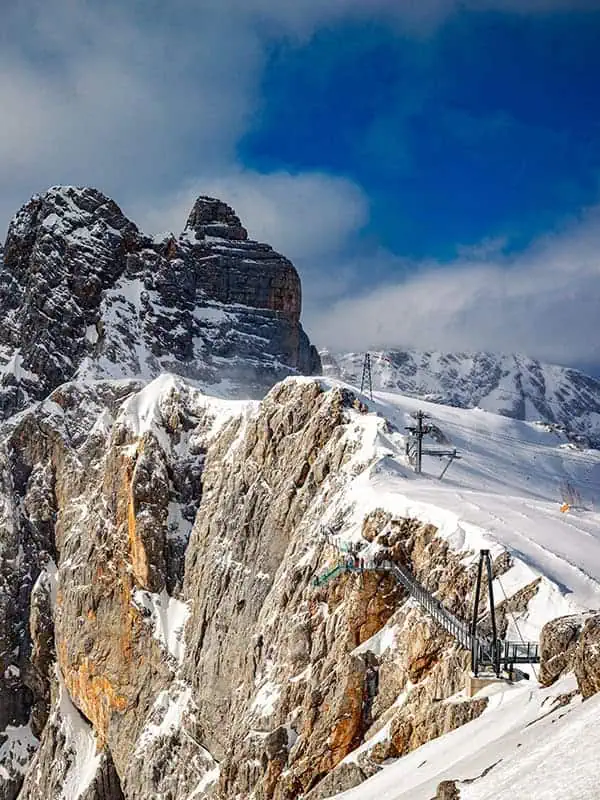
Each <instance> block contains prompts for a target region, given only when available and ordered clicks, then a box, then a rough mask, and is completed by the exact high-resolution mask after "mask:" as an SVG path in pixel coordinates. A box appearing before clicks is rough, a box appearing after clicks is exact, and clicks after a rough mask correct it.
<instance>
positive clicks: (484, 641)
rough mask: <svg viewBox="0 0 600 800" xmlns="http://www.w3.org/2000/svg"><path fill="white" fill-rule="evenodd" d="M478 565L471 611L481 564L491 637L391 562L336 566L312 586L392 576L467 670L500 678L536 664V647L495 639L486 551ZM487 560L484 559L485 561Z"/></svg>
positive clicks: (537, 650)
mask: <svg viewBox="0 0 600 800" xmlns="http://www.w3.org/2000/svg"><path fill="white" fill-rule="evenodd" d="M481 553H482V554H481V559H480V562H479V572H478V579H477V587H476V594H475V603H474V609H478V606H479V594H480V588H481V577H482V570H483V564H484V563H486V564H487V566H488V579H489V582H488V587H489V592H490V608H491V609H492V628H493V636H491V637H489V636H483V635H481V634H479V633H478V632H477V624H476V612H475V611H474V619H473V620H472V621H471V623H469V622H466V621H465V620H462V619H459V618H458V617H456V616H455V615H454V614H453V613H452V612H451V611H449V610H448V609H447V608H446V607H445V606H444V605H443V604H442V603H441V602H440V601H439V600H438V599H437V598H436V597H434V596H433V595H432V594H431V592H428V591H427V589H426V588H425V587H424V586H423V585H422V584H421V583H419V581H418V580H417V579H416V578H415V576H414V575H413V574H412V572H410V570H408V569H407V568H406V567H403V566H401V565H400V564H395V563H393V562H391V561H384V562H382V563H381V564H375V563H374V562H371V561H368V562H365V564H364V566H363V567H362V568H361V567H359V566H356V565H355V564H353V563H352V562H351V561H350V560H346V561H344V562H341V563H338V564H337V565H336V566H335V567H334V568H333V569H330V570H329V571H328V572H326V573H324V574H323V575H320V576H318V577H316V578H315V579H314V580H313V586H315V587H321V586H324V585H325V584H326V583H328V582H329V581H331V580H333V579H334V578H336V577H337V576H338V575H340V574H341V573H343V572H356V573H359V574H360V573H363V572H366V571H375V572H386V573H389V574H390V575H393V576H394V578H395V579H396V580H397V581H398V583H399V584H401V585H402V586H403V587H404V588H405V589H406V591H407V592H408V593H409V594H410V596H411V597H414V598H415V600H416V601H417V602H418V603H419V605H420V606H421V608H423V609H424V610H425V611H426V612H427V613H428V614H429V615H430V616H431V617H432V618H433V619H434V620H435V621H436V622H437V623H438V625H440V626H441V627H442V628H443V629H444V630H445V631H447V632H448V633H449V634H450V635H451V636H452V637H453V638H454V639H455V640H456V641H457V642H458V643H459V645H460V646H461V647H462V648H463V649H465V650H469V651H470V652H471V667H472V670H473V672H474V674H475V675H477V674H478V671H479V669H480V668H482V667H483V668H492V669H493V670H494V672H495V673H496V675H498V676H499V675H500V673H501V672H502V670H506V671H508V672H509V673H512V671H513V667H514V666H515V664H537V663H539V661H540V654H539V646H538V645H537V644H536V643H534V642H511V641H505V640H503V639H499V638H498V636H497V634H496V622H495V614H494V613H493V608H494V605H493V594H492V587H491V578H492V573H491V561H490V559H489V553H488V551H486V550H482V551H481ZM486 559H487V560H486Z"/></svg>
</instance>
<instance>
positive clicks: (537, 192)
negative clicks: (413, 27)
mask: <svg viewBox="0 0 600 800" xmlns="http://www.w3.org/2000/svg"><path fill="white" fill-rule="evenodd" d="M598 41H600V14H597V15H590V14H586V15H585V16H578V15H575V14H569V15H564V14H563V15H547V16H543V17H529V18H528V17H522V16H514V17H513V16H507V15H498V14H466V13H465V14H462V15H459V16H458V17H455V18H454V19H452V21H451V22H449V23H448V24H446V25H445V27H443V28H442V29H441V30H440V31H438V32H437V33H436V34H434V35H432V36H431V37H430V38H422V39H414V38H413V39H408V38H403V37H401V36H399V35H398V34H397V33H395V32H394V31H393V30H392V29H390V28H385V27H382V26H378V25H376V24H372V25H366V24H362V25H349V24H347V25H344V26H339V27H336V28H334V29H328V30H323V31H321V32H319V33H318V34H317V35H316V36H315V37H314V38H313V39H312V40H311V41H310V42H309V43H308V44H306V45H304V46H301V47H297V46H293V45H291V44H290V43H285V44H280V45H278V46H277V47H274V48H273V49H272V50H271V53H270V57H269V61H268V66H267V69H266V72H265V75H264V80H263V86H262V92H263V105H262V113H261V115H260V116H259V117H258V118H257V119H256V124H255V126H254V128H253V130H252V131H251V132H250V133H249V134H248V135H247V136H246V137H245V139H244V140H243V141H242V143H241V145H240V149H239V153H240V157H241V158H242V159H243V161H244V162H245V163H246V164H247V165H248V166H250V167H254V168H258V169H264V170H273V169H279V168H286V169H290V170H292V171H297V170H305V169H320V170H324V171H326V172H333V173H337V174H341V175H345V176H348V177H350V178H352V179H353V180H355V181H357V182H358V183H359V184H361V185H362V186H363V187H364V189H365V191H366V192H367V194H368V196H369V197H370V199H371V202H372V212H373V213H372V221H371V224H370V227H369V229H368V230H367V231H366V234H367V235H369V236H370V237H374V238H377V240H378V241H379V242H380V244H381V245H383V246H384V247H387V248H389V249H391V250H392V251H393V252H395V253H398V254H402V255H407V256H411V257H418V258H423V257H434V258H441V259H446V258H448V259H450V258H452V257H453V256H454V255H455V253H456V247H457V245H460V244H469V243H475V242H478V241H480V240H482V239H485V238H494V237H500V236H501V237H506V238H507V239H508V247H509V248H511V247H512V248H513V249H514V248H520V247H524V246H526V245H527V244H528V243H529V242H530V241H531V240H532V239H533V238H535V237H536V236H537V235H539V234H540V233H541V232H544V231H546V230H548V228H549V227H550V228H551V227H552V226H553V225H554V224H557V223H558V221H560V219H562V218H563V217H564V216H565V215H569V214H570V213H571V212H572V211H573V210H574V209H576V208H580V207H581V206H584V205H587V204H591V203H593V202H595V201H597V199H598V188H599V176H600V100H599V96H598V76H600V48H599V47H598V45H597V43H598Z"/></svg>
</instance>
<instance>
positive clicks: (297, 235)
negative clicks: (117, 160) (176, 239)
mask: <svg viewBox="0 0 600 800" xmlns="http://www.w3.org/2000/svg"><path fill="white" fill-rule="evenodd" d="M201 194H205V195H209V196H214V197H218V198H220V199H221V200H223V201H225V202H226V203H229V205H231V206H233V208H234V209H235V211H236V212H237V214H238V216H239V217H240V218H241V220H242V222H243V224H244V225H245V227H246V228H247V229H248V232H249V235H250V236H251V237H252V238H254V239H258V240H260V241H265V242H269V244H271V245H272V246H273V247H275V248H276V249H278V250H280V251H281V252H282V253H284V254H285V255H287V256H288V257H290V258H291V259H293V260H299V261H303V260H309V259H310V260H312V259H315V258H318V257H319V256H325V255H326V256H328V257H330V256H331V254H332V253H336V252H338V251H339V250H340V249H341V248H342V247H343V246H345V245H347V242H348V240H349V239H350V238H351V237H352V236H353V235H354V234H355V233H356V232H357V231H358V230H360V228H361V227H362V226H363V225H364V224H365V223H366V221H367V219H368V211H369V209H368V202H367V198H366V197H365V195H364V194H363V192H362V191H361V189H360V188H359V187H358V186H357V185H356V184H354V183H352V181H349V180H347V179H345V178H337V177H334V176H331V175H326V174H322V173H319V172H305V173H301V174H299V175H292V174H290V173H288V172H274V173H271V174H261V173H257V172H253V171H251V170H238V171H235V172H230V173H228V174H225V175H223V176H219V177H215V176H208V177H206V178H205V179H197V180H195V181H194V182H193V184H191V185H189V186H188V187H187V188H186V189H184V190H181V191H179V192H177V193H175V195H174V196H172V197H170V198H167V199H166V200H164V201H163V202H161V203H160V204H159V205H158V206H153V207H151V208H149V209H142V208H140V209H139V211H138V213H137V215H136V219H138V220H139V221H140V224H141V227H142V228H144V229H146V230H149V231H151V232H153V233H156V232H159V231H163V230H165V229H166V230H173V231H180V230H182V229H183V226H184V224H185V220H186V217H187V214H188V213H189V211H190V209H191V207H192V204H193V202H194V200H195V199H196V197H198V195H201Z"/></svg>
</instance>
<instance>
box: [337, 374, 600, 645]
mask: <svg viewBox="0 0 600 800" xmlns="http://www.w3.org/2000/svg"><path fill="white" fill-rule="evenodd" d="M322 383H323V385H324V387H331V386H338V385H342V386H343V385H344V384H340V383H339V382H338V381H335V380H330V379H322ZM348 388H351V389H352V390H353V391H354V392H355V393H356V389H354V388H353V387H348ZM358 396H359V397H360V399H361V400H362V401H363V402H364V403H365V404H366V405H367V406H368V407H369V412H370V413H367V414H361V413H359V412H355V411H352V412H350V414H351V422H350V424H349V426H348V430H347V433H346V436H347V437H348V438H349V439H350V440H351V441H352V442H353V443H354V446H355V448H356V450H355V453H354V456H353V459H352V461H351V463H350V464H349V465H347V466H346V471H347V472H348V473H349V474H350V476H351V479H350V481H349V483H348V485H347V488H346V490H345V492H344V493H343V495H342V496H338V498H337V500H336V501H335V502H333V503H331V504H329V505H328V506H327V507H325V509H324V516H323V523H324V524H326V525H327V524H331V525H333V527H334V528H335V527H336V526H335V521H336V518H339V516H340V514H341V513H342V512H344V511H346V512H348V510H350V513H349V514H348V513H346V515H345V522H344V525H343V527H342V528H341V529H340V530H339V531H338V533H339V539H340V542H342V541H359V540H360V539H361V538H362V537H361V527H362V522H363V520H364V517H365V516H366V515H367V514H368V513H370V512H371V511H374V510H375V509H378V508H382V509H385V510H387V511H389V512H391V513H392V514H394V515H396V516H399V517H414V518H417V519H420V520H421V521H423V522H426V523H431V524H433V525H435V526H436V527H437V529H438V535H440V536H442V537H443V538H445V539H446V540H447V542H448V544H449V545H450V547H452V548H453V549H454V550H456V551H458V552H463V553H464V554H465V563H468V561H469V559H476V558H477V557H478V551H479V549H481V548H482V547H485V548H489V549H490V550H491V552H492V555H493V556H495V555H498V554H499V553H500V552H502V550H504V549H506V550H508V551H509V553H510V554H511V556H512V558H513V562H514V566H513V567H512V568H511V569H510V570H509V572H507V573H506V574H504V575H502V576H501V579H500V581H496V585H495V590H496V596H497V597H498V599H499V600H500V599H503V592H505V593H506V594H507V596H510V595H511V594H514V592H516V591H517V590H518V589H519V588H521V587H522V586H525V585H526V584H528V583H530V582H531V581H533V580H535V579H536V578H538V577H541V578H542V581H541V585H540V588H539V591H538V594H537V596H536V598H535V599H534V601H533V602H532V603H531V604H530V607H529V609H528V611H527V612H526V613H525V614H523V615H521V616H520V617H519V618H518V625H519V628H520V631H521V633H522V635H523V636H524V637H525V638H530V639H532V640H535V639H537V638H538V636H539V631H540V629H541V627H542V625H543V624H544V623H545V622H547V621H548V620H550V619H554V618H555V617H557V616H561V615H563V614H569V613H577V612H581V611H587V610H590V609H599V608H600V514H599V513H598V511H597V510H596V503H597V500H598V498H597V496H596V492H597V491H598V487H600V451H597V450H579V449H577V448H574V447H571V446H566V445H568V443H567V442H566V439H565V438H564V436H563V435H562V434H560V433H553V432H551V431H549V430H547V429H545V428H544V427H542V426H540V425H538V424H536V423H532V422H523V421H519V420H514V419H511V418H508V417H504V416H500V415H497V414H493V413H490V412H486V411H483V410H481V409H460V408H452V407H450V406H443V405H438V404H431V403H427V402H424V401H421V400H418V399H416V398H409V397H404V396H402V395H398V394H392V393H384V392H377V393H375V394H374V400H373V401H371V400H370V399H368V398H367V397H365V396H364V395H360V393H358ZM418 409H421V410H423V411H425V412H426V413H428V414H429V415H430V420H429V422H432V423H434V424H435V425H436V426H437V427H438V428H440V429H441V431H442V432H443V433H444V435H445V436H446V438H447V440H448V442H449V444H444V445H443V449H446V450H447V449H453V448H456V449H457V451H458V454H459V455H460V457H461V458H460V460H459V461H454V462H453V463H452V465H451V466H450V468H449V469H448V471H447V473H446V475H445V477H444V479H443V480H442V481H440V480H439V479H438V478H439V475H440V473H441V471H442V469H443V467H444V465H445V464H446V461H445V460H441V459H439V458H435V457H433V456H425V457H424V459H423V474H422V475H420V476H419V475H416V474H415V473H414V471H413V469H412V468H411V467H410V465H409V464H408V462H407V460H406V456H405V441H406V439H405V435H404V434H405V426H408V425H414V424H415V420H414V418H413V417H412V414H413V413H414V412H415V411H417V410H418ZM384 418H385V420H387V421H388V423H390V424H386V423H385V421H384ZM424 444H425V447H433V448H435V447H438V448H439V447H440V445H438V444H437V443H436V442H434V441H432V440H431V439H426V440H425V443H424ZM566 481H568V482H569V483H571V484H572V485H573V486H575V487H576V488H577V489H578V491H579V493H580V494H581V496H582V498H583V500H582V507H581V508H577V509H572V510H571V511H569V512H567V513H561V511H560V506H561V503H562V495H561V487H562V485H563V484H564V483H565V482H566ZM365 552H366V555H368V550H367V551H365ZM508 637H509V638H518V633H517V632H516V631H515V630H511V629H510V628H509V631H508Z"/></svg>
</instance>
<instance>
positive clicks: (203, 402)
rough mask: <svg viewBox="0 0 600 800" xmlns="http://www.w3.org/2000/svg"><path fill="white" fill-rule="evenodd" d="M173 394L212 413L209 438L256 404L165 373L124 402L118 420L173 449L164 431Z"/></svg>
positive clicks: (192, 406) (198, 410)
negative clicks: (212, 392)
mask: <svg viewBox="0 0 600 800" xmlns="http://www.w3.org/2000/svg"><path fill="white" fill-rule="evenodd" d="M173 398H177V399H180V400H181V399H183V400H184V402H185V403H186V405H188V406H189V408H190V409H191V410H192V411H194V412H195V413H196V414H198V415H201V414H206V415H207V416H208V417H210V419H211V425H210V427H209V429H208V431H207V432H206V435H207V438H208V439H211V438H212V437H214V436H216V435H217V433H218V432H219V431H220V430H221V428H222V427H223V426H224V425H225V424H226V423H227V422H229V421H230V420H231V419H233V418H235V417H237V416H243V415H245V414H247V413H248V411H249V410H253V409H255V408H256V407H257V403H256V402H255V401H250V400H225V399H221V398H217V397H212V396H211V395H207V394H204V393H203V392H202V391H201V390H200V389H197V388H195V387H194V386H192V385H191V384H190V383H189V382H188V381H186V380H185V379H183V378H181V377H179V376H178V375H173V374H171V373H163V374H162V375H160V376H159V377H158V378H155V379H154V380H152V381H150V382H149V383H147V384H146V386H144V388H143V389H142V390H141V391H139V392H137V393H136V394H134V395H132V396H131V397H130V398H129V399H128V400H126V401H125V402H124V403H123V405H122V407H121V410H120V412H119V415H118V418H117V424H120V425H124V426H125V427H127V428H128V429H129V430H130V431H131V433H132V434H133V435H134V436H136V437H141V436H143V435H144V434H145V433H148V432H152V433H153V434H154V435H155V437H156V439H157V440H158V441H159V443H160V444H161V446H162V448H163V449H164V450H165V452H170V451H171V442H170V439H169V437H168V436H167V435H166V433H165V431H164V421H165V416H166V414H167V413H168V408H167V406H168V403H169V401H170V400H171V399H173Z"/></svg>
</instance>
